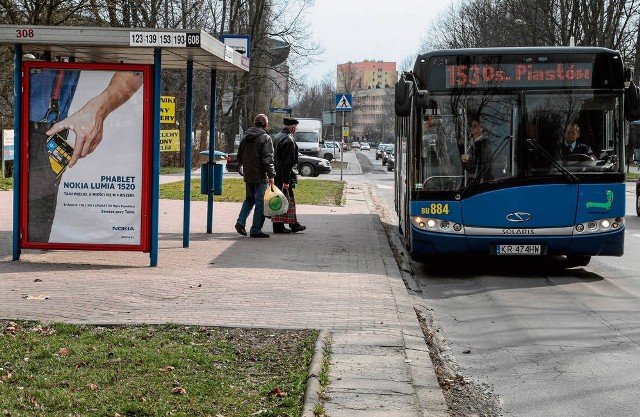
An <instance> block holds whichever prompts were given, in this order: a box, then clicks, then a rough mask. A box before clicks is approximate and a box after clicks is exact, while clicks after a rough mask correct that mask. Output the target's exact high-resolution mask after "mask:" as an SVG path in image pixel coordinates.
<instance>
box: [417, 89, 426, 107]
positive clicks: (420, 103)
mask: <svg viewBox="0 0 640 417" xmlns="http://www.w3.org/2000/svg"><path fill="white" fill-rule="evenodd" d="M416 106H417V107H422V108H426V107H429V92H428V91H427V90H418V92H417V93H416Z"/></svg>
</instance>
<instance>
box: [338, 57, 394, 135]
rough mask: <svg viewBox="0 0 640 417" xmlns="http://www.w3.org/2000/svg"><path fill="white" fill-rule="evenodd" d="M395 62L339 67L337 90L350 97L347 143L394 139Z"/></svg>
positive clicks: (365, 62) (362, 63) (367, 62)
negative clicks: (349, 128) (349, 131)
mask: <svg viewBox="0 0 640 417" xmlns="http://www.w3.org/2000/svg"><path fill="white" fill-rule="evenodd" d="M397 79H398V71H397V70H396V63H395V62H383V61H364V62H348V63H346V64H339V65H338V66H337V71H336V88H337V92H339V93H346V94H351V95H352V101H353V103H351V105H352V112H351V115H350V116H351V117H350V118H351V137H350V138H349V139H350V141H354V140H357V141H376V142H380V141H385V140H387V139H389V138H390V137H392V136H393V129H394V113H393V97H394V91H395V90H394V87H395V83H396V81H397Z"/></svg>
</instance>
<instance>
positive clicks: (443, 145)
mask: <svg viewBox="0 0 640 417" xmlns="http://www.w3.org/2000/svg"><path fill="white" fill-rule="evenodd" d="M495 91H496V90H467V91H466V92H465V91H464V90H460V91H458V92H457V93H454V94H443V95H438V94H434V95H432V96H430V104H429V107H428V108H426V109H423V114H422V117H421V119H422V122H421V124H420V127H419V129H420V134H419V135H416V137H417V139H418V140H416V141H415V142H414V146H415V149H414V154H415V155H416V158H415V159H414V161H415V164H416V165H415V166H414V167H413V168H415V169H412V172H413V173H414V176H415V177H414V178H413V180H414V181H413V184H414V189H415V190H425V191H460V190H463V189H465V188H466V187H468V186H469V185H471V184H485V183H501V182H505V181H518V180H520V181H530V180H535V179H538V180H539V179H540V178H543V177H545V178H550V179H551V180H553V178H556V180H554V181H557V180H562V178H566V179H567V180H571V181H572V182H575V181H578V177H582V178H584V176H585V175H587V176H588V175H595V174H602V173H603V172H617V171H619V169H620V168H619V163H618V161H619V158H620V155H618V154H617V150H618V149H621V147H620V146H619V145H620V144H619V141H620V140H621V135H622V133H621V130H622V128H621V120H622V114H621V109H620V105H619V104H620V103H619V99H618V96H617V95H614V94H604V93H600V94H595V93H594V92H590V91H588V90H587V91H585V90H579V91H576V90H572V91H569V90H563V91H549V90H547V91H544V92H543V91H526V92H524V91H516V92H513V93H511V94H506V92H505V91H501V92H500V94H495Z"/></svg>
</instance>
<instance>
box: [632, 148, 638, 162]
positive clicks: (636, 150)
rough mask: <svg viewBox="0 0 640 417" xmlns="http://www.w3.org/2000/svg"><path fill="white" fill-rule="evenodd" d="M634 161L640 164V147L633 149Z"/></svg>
mask: <svg viewBox="0 0 640 417" xmlns="http://www.w3.org/2000/svg"><path fill="white" fill-rule="evenodd" d="M633 163H634V164H636V165H638V164H640V148H635V149H634V150H633Z"/></svg>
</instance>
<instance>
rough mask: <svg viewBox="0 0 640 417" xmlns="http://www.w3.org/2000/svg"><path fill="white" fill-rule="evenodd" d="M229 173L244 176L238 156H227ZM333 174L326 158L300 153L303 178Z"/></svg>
mask: <svg viewBox="0 0 640 417" xmlns="http://www.w3.org/2000/svg"><path fill="white" fill-rule="evenodd" d="M227 171H228V172H237V173H239V174H240V175H244V169H243V168H242V164H238V154H237V153H230V154H229V155H227ZM330 172H331V164H329V161H327V160H326V159H324V158H317V157H315V156H308V155H303V154H301V153H298V173H299V174H300V175H301V176H303V177H317V176H318V175H320V174H328V173H330Z"/></svg>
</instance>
